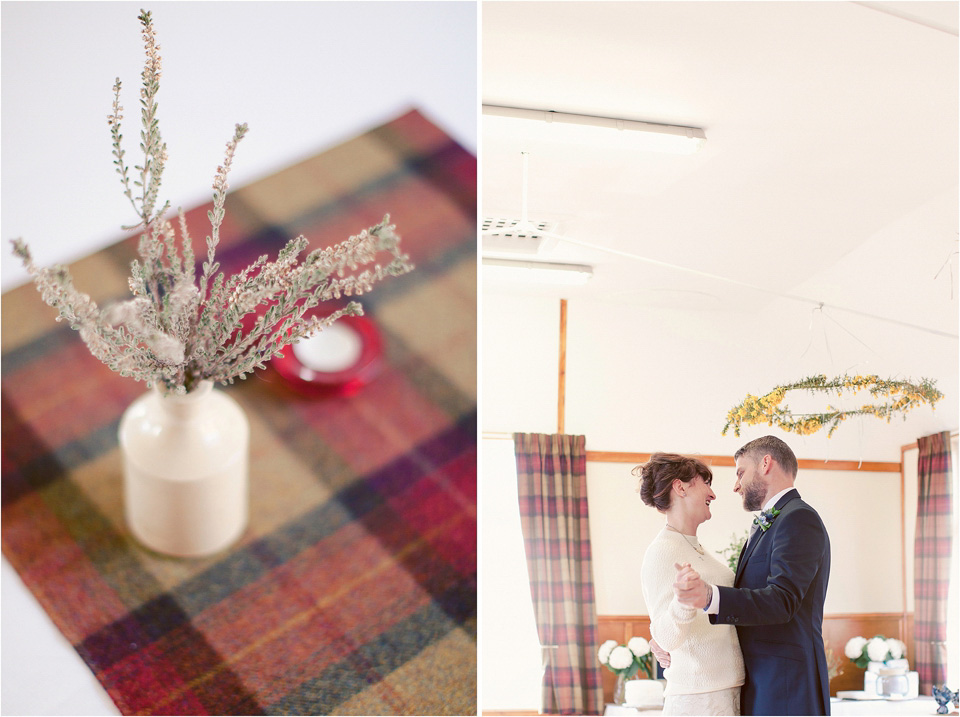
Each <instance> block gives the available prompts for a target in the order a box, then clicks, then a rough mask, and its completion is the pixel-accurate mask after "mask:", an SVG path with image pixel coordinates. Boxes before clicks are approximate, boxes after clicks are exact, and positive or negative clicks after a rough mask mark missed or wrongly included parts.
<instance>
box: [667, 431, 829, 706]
mask: <svg viewBox="0 0 960 717" xmlns="http://www.w3.org/2000/svg"><path fill="white" fill-rule="evenodd" d="M734 459H735V461H736V464H737V481H736V483H735V484H734V488H733V489H734V491H735V492H737V493H739V494H740V496H741V497H742V498H743V508H744V510H748V511H755V510H761V509H763V511H764V512H763V513H761V515H760V516H759V517H758V519H755V520H754V524H755V525H754V528H753V530H752V532H751V534H750V539H749V540H748V541H747V544H746V546H745V547H744V549H743V551H742V552H741V553H740V560H739V562H738V563H737V574H736V578H735V581H734V587H732V588H728V587H717V586H714V585H710V584H707V583H704V582H703V581H702V580H701V579H700V576H699V575H698V574H697V573H696V572H695V571H693V570H692V569H691V568H690V567H683V568H682V569H680V572H678V574H677V582H676V583H675V584H674V592H675V593H676V596H677V599H678V600H679V602H680V603H681V604H683V605H687V606H690V607H696V608H700V609H702V610H705V611H706V612H707V613H708V614H709V615H710V622H711V623H713V624H715V625H718V624H723V625H735V626H736V628H737V635H738V636H739V638H740V648H741V649H742V650H743V661H744V665H745V666H746V673H747V674H746V682H745V683H744V685H743V688H742V691H741V698H740V703H741V713H742V714H744V715H791V714H795V715H829V714H830V687H829V680H828V677H827V659H826V655H825V654H824V648H823V635H822V634H821V628H822V625H823V600H824V596H825V595H826V593H827V579H828V578H829V576H830V539H829V537H828V536H827V531H826V529H825V528H824V526H823V522H822V521H821V520H820V516H819V515H818V514H817V511H815V510H814V509H813V508H811V507H810V506H809V505H807V504H806V503H804V502H803V501H802V500H801V499H800V494H799V493H798V492H797V490H796V489H795V488H794V487H793V482H794V480H795V479H796V476H797V458H796V456H794V454H793V451H792V450H790V447H789V446H788V445H787V444H786V443H784V442H783V441H781V440H780V439H779V438H776V437H774V436H764V437H763V438H757V439H756V440H753V441H750V442H749V443H747V444H746V445H745V446H743V447H742V448H741V449H740V450H739V451H737V452H736V454H735V455H734ZM678 568H679V566H678Z"/></svg>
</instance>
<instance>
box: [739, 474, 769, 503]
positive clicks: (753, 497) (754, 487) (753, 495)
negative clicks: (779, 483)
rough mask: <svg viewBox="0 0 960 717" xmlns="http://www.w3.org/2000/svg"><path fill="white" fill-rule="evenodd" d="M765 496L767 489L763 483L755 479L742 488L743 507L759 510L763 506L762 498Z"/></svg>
mask: <svg viewBox="0 0 960 717" xmlns="http://www.w3.org/2000/svg"><path fill="white" fill-rule="evenodd" d="M766 496H767V489H766V488H764V486H763V484H762V483H760V482H759V481H757V482H756V483H751V484H750V485H748V486H747V487H746V488H744V490H743V509H744V510H760V509H761V508H762V507H763V499H764V498H765V497H766Z"/></svg>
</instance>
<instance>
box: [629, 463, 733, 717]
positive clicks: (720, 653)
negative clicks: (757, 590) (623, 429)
mask: <svg viewBox="0 0 960 717" xmlns="http://www.w3.org/2000/svg"><path fill="white" fill-rule="evenodd" d="M633 473H634V475H639V476H640V487H639V488H638V492H639V493H640V497H641V499H642V500H643V502H644V503H646V504H647V505H649V506H651V507H653V508H656V509H657V510H658V511H659V512H660V513H662V514H663V515H664V516H665V517H666V524H665V525H664V527H663V529H662V530H661V531H660V532H659V533H658V534H657V536H656V537H655V538H654V539H653V542H651V543H650V545H649V547H648V548H647V551H646V553H645V554H644V557H643V565H642V567H641V568H640V575H641V581H642V588H643V599H644V601H645V602H646V604H647V610H648V611H649V613H650V634H651V636H652V637H653V641H654V642H655V643H656V644H657V645H659V648H660V649H662V650H665V651H666V652H668V653H670V657H669V667H667V668H666V669H665V670H664V673H663V676H664V677H665V678H666V680H667V686H666V689H665V690H664V704H663V714H665V715H739V714H740V687H741V686H742V685H743V682H744V669H743V656H742V655H741V653H740V642H739V641H738V639H737V632H736V628H735V627H733V626H732V625H711V624H710V621H709V618H708V617H707V614H706V612H704V611H702V610H697V609H696V608H690V607H684V606H683V605H680V603H679V602H677V600H676V598H675V597H674V591H673V584H674V582H675V581H681V580H683V577H684V573H681V574H680V575H678V573H677V571H678V570H681V569H682V568H684V567H692V568H693V570H695V571H696V572H697V573H699V575H700V576H701V577H702V578H703V580H704V581H705V582H708V583H711V584H713V585H724V586H732V585H733V577H734V576H733V572H732V571H731V570H730V568H728V567H727V566H726V565H723V564H722V563H720V562H719V561H718V560H717V559H716V558H714V557H713V555H712V554H711V553H709V552H708V551H707V550H705V549H704V547H703V546H702V545H700V541H699V540H697V528H698V527H699V526H700V524H701V523H703V522H704V521H706V520H709V519H710V517H711V516H710V502H711V501H713V500H715V499H716V497H717V496H716V494H714V492H713V490H712V489H711V488H710V484H711V483H712V482H713V473H711V471H710V469H709V468H708V467H707V466H706V464H704V463H703V462H702V461H699V460H697V459H696V458H689V457H686V456H680V455H677V454H674V453H654V454H653V455H652V456H650V460H649V461H648V462H647V463H644V464H643V465H641V466H637V467H636V468H635V469H634V471H633ZM661 664H664V662H662V661H661Z"/></svg>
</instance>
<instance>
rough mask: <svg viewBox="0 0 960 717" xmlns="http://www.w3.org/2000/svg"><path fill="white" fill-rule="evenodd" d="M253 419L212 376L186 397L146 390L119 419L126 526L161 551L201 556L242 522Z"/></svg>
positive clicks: (233, 536) (221, 544)
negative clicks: (215, 386) (216, 386)
mask: <svg viewBox="0 0 960 717" xmlns="http://www.w3.org/2000/svg"><path fill="white" fill-rule="evenodd" d="M249 444H250V424H249V422H248V421H247V417H246V415H245V414H244V412H243V409H241V408H240V406H239V404H237V402H236V401H234V400H233V399H232V398H231V397H229V396H227V395H226V394H225V393H223V392H222V391H217V390H214V389H213V384H212V383H211V382H210V381H204V382H202V383H201V384H200V385H199V386H198V387H197V388H196V389H194V390H193V391H191V392H190V393H188V394H187V395H185V396H164V395H162V394H161V393H160V391H159V390H158V389H156V388H155V389H153V390H152V391H150V392H148V393H146V394H144V395H143V396H141V397H140V398H138V399H137V400H136V401H134V402H133V403H132V404H131V405H130V407H129V408H128V409H127V410H126V411H125V412H124V414H123V418H122V419H121V421H120V447H121V451H122V453H123V487H124V509H125V512H126V519H127V525H128V526H129V527H130V530H131V532H132V533H133V535H134V537H136V539H137V540H139V541H140V542H141V543H143V545H145V546H146V547H148V548H151V549H152V550H155V551H157V552H159V553H165V554H167V555H175V556H179V557H201V556H205V555H211V554H213V553H216V552H219V551H221V550H223V549H224V548H227V547H228V546H229V545H230V544H231V543H233V542H234V541H235V540H237V538H239V537H240V535H241V533H243V530H244V528H245V527H246V525H247V510H248V478H247V472H248V463H249V457H248V456H249Z"/></svg>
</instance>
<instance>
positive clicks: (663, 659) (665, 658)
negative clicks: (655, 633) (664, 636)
mask: <svg viewBox="0 0 960 717" xmlns="http://www.w3.org/2000/svg"><path fill="white" fill-rule="evenodd" d="M650 652H652V653H653V656H654V657H656V658H657V662H659V663H660V667H662V668H663V669H667V668H668V667H670V653H669V652H667V651H666V650H664V649H663V648H662V647H660V645H658V644H657V642H656V640H653V639H651V640H650Z"/></svg>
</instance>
